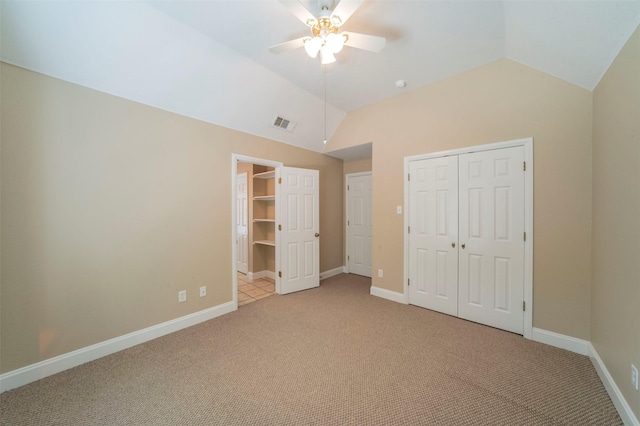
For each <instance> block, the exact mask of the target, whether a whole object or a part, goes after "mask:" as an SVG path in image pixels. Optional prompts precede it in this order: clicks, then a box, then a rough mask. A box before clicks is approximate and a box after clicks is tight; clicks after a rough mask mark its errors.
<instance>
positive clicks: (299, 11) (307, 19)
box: [280, 0, 318, 27]
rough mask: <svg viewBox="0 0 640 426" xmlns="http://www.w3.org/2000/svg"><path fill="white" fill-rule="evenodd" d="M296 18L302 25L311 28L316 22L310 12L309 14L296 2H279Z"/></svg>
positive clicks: (287, 0) (294, 0)
mask: <svg viewBox="0 0 640 426" xmlns="http://www.w3.org/2000/svg"><path fill="white" fill-rule="evenodd" d="M280 3H282V4H283V5H284V6H285V7H286V8H287V9H289V11H290V12H291V13H293V14H294V15H295V16H296V18H298V19H299V20H301V21H302V23H303V24H305V25H307V26H309V27H313V26H314V25H315V24H316V22H318V20H317V19H316V17H315V16H313V14H312V13H311V12H309V11H308V10H307V9H306V8H305V7H304V6H303V5H302V4H301V3H300V2H299V1H298V0H280Z"/></svg>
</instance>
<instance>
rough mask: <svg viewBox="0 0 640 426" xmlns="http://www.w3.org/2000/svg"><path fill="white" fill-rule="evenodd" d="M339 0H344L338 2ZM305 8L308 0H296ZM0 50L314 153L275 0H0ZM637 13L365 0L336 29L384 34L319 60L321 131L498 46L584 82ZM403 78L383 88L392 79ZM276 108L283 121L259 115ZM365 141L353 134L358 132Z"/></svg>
mask: <svg viewBox="0 0 640 426" xmlns="http://www.w3.org/2000/svg"><path fill="white" fill-rule="evenodd" d="M342 1H349V0H342ZM301 2H302V3H303V4H305V6H307V7H308V8H309V9H310V10H311V11H312V12H316V11H317V6H316V5H315V3H314V1H313V0H302V1H301ZM0 6H1V7H2V11H1V12H2V22H1V23H2V50H1V51H0V56H1V58H2V60H3V61H5V62H8V63H12V64H16V65H19V66H22V67H25V68H28V69H32V70H35V71H38V72H42V73H44V74H48V75H52V76H54V77H57V78H61V79H63V80H68V81H72V82H74V83H78V84H82V85H85V86H88V87H92V88H95V89H97V90H101V91H104V92H107V93H112V94H115V95H118V96H122V97H125V98H128V99H132V100H135V101H138V102H142V103H145V104H149V105H152V106H155V107H158V108H162V109H166V110H169V111H173V112H176V113H180V114H183V115H186V116H190V117H194V118H197V119H200V120H204V121H208V122H212V123H215V124H219V125H222V126H225V127H230V128H234V129H237V130H241V131H245V132H247V133H251V134H255V135H259V136H264V137H267V138H271V139H275V140H279V141H281V142H285V143H289V144H293V145H297V146H301V147H304V148H307V149H311V150H314V151H322V150H323V145H322V139H324V133H325V120H324V102H323V87H324V86H323V71H322V67H321V65H320V63H319V59H315V60H314V59H311V58H309V57H308V56H307V55H306V53H305V52H304V49H298V50H295V51H291V52H287V53H283V54H280V55H274V54H271V53H269V52H268V50H267V49H268V47H269V46H272V45H275V44H279V43H282V42H284V41H287V40H289V39H293V38H297V37H301V36H305V35H309V30H308V28H307V27H306V26H305V25H304V24H302V22H300V21H299V20H298V19H297V18H295V17H294V16H293V15H292V14H291V13H290V12H289V10H287V9H286V8H285V7H284V6H283V5H282V4H281V3H279V2H278V1H275V0H260V1H248V0H243V1H240V0H229V1H224V0H216V1H150V2H135V1H130V2H101V1H92V2H87V1H85V2H58V1H46V2H35V1H32V2H13V1H2V2H0ZM638 24H640V0H628V1H612V0H607V1H590V0H589V1H586V0H585V1H480V0H479V1H453V0H452V1H419V0H411V1H405V0H395V1H391V0H367V1H365V3H364V4H363V5H362V6H361V7H360V8H359V9H358V10H357V11H356V12H355V14H354V15H353V16H352V17H351V19H350V20H349V21H348V22H347V23H346V24H345V25H344V26H343V29H344V30H347V31H355V32H361V33H367V34H374V35H379V36H383V37H386V38H387V45H386V47H385V49H384V50H383V51H382V52H381V53H377V54H376V53H370V52H365V51H360V50H357V49H353V48H348V47H346V48H345V49H344V50H343V51H342V52H340V53H339V54H338V55H336V57H337V62H336V63H335V64H333V65H330V66H329V67H327V71H326V79H327V100H328V102H329V108H328V110H327V126H326V127H327V128H326V132H327V134H328V135H329V136H330V135H331V134H333V132H334V130H335V129H336V128H337V126H338V125H339V123H340V121H341V120H342V118H343V117H344V115H345V113H346V112H349V111H352V110H354V109H357V108H360V107H362V106H365V105H368V104H371V103H374V102H377V101H380V100H382V99H385V98H388V97H391V96H394V95H397V94H399V93H402V92H403V91H407V90H412V89H415V88H417V87H420V86H423V85H426V84H429V83H432V82H435V81H438V80H441V79H444V78H447V77H450V76H452V75H455V74H459V73H461V72H464V71H467V70H470V69H473V68H476V67H478V66H481V65H484V64H487V63H490V62H493V61H496V60H498V59H502V58H509V59H512V60H514V61H517V62H520V63H522V64H525V65H527V66H530V67H532V68H535V69H538V70H540V71H543V72H545V73H548V74H551V75H553V76H556V77H558V78H561V79H564V80H566V81H568V82H571V83H573V84H576V85H578V86H581V87H583V88H585V89H588V90H593V88H594V87H595V86H596V85H597V83H598V81H599V80H600V78H601V77H602V75H603V74H604V72H605V71H606V70H607V68H608V67H609V65H610V64H611V62H612V61H613V59H614V58H615V56H616V54H617V53H618V52H619V50H620V49H621V48H622V46H623V45H624V43H625V42H626V40H627V39H628V38H629V36H630V35H631V34H632V32H633V31H634V30H635V28H636V27H637V26H638ZM398 79H403V80H406V81H407V87H406V88H404V89H400V90H399V89H397V88H395V86H394V82H395V81H396V80H398ZM276 115H281V116H284V117H285V118H289V119H291V120H293V121H297V122H298V125H297V126H296V129H295V131H294V132H293V133H289V132H286V131H283V130H280V129H275V128H272V127H270V126H269V124H270V122H271V121H272V120H273V118H275V116H276ZM366 142H369V141H362V143H366Z"/></svg>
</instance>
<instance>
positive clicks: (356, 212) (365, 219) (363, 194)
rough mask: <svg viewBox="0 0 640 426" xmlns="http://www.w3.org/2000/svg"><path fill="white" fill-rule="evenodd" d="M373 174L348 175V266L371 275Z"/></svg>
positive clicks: (352, 270) (362, 273)
mask: <svg viewBox="0 0 640 426" xmlns="http://www.w3.org/2000/svg"><path fill="white" fill-rule="evenodd" d="M371 189H372V185H371V174H366V175H357V176H348V177H347V239H348V243H347V246H348V248H349V251H348V252H347V267H348V269H349V273H352V274H358V275H364V276H365V277H371V229H372V227H371V192H372V191H371Z"/></svg>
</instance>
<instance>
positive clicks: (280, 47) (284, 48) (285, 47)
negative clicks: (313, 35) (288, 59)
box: [269, 37, 309, 54]
mask: <svg viewBox="0 0 640 426" xmlns="http://www.w3.org/2000/svg"><path fill="white" fill-rule="evenodd" d="M308 38H309V37H300V38H297V39H295V40H289V41H286V42H284V43H280V44H276V45H275V46H271V47H270V48H269V52H271V53H276V54H278V53H284V52H288V51H290V50H294V49H297V48H299V47H303V46H304V42H305V40H307V39H308Z"/></svg>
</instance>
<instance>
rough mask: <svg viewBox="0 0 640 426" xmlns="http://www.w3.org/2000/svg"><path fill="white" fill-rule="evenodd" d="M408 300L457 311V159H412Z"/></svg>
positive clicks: (444, 311) (424, 305) (430, 307)
mask: <svg viewBox="0 0 640 426" xmlns="http://www.w3.org/2000/svg"><path fill="white" fill-rule="evenodd" d="M409 173H410V175H411V181H410V195H409V197H410V202H409V217H410V229H409V247H410V251H409V277H410V278H409V279H410V283H411V285H410V286H409V302H410V303H411V304H414V305H418V306H422V307H423V308H428V309H433V310H434V311H438V312H443V313H445V314H449V315H457V314H458V250H457V248H456V241H457V240H458V157H457V156H451V157H440V158H432V159H427V160H421V161H412V162H411V163H410V169H409Z"/></svg>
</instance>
